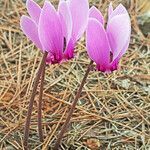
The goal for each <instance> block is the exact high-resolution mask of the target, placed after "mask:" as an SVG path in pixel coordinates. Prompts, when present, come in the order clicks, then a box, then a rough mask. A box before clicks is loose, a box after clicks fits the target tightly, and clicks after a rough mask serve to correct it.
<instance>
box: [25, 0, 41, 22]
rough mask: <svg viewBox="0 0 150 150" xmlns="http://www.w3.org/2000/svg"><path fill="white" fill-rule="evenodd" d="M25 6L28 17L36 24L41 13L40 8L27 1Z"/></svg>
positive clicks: (31, 0) (31, 1)
mask: <svg viewBox="0 0 150 150" xmlns="http://www.w3.org/2000/svg"><path fill="white" fill-rule="evenodd" d="M26 5H27V10H28V13H29V15H30V16H31V18H32V19H33V20H34V21H35V22H36V23H37V24H38V22H39V18H40V13H41V8H40V6H39V5H38V4H37V3H35V2H34V1H33V0H27V3H26Z"/></svg>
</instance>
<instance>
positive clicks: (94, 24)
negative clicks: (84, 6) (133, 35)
mask: <svg viewBox="0 0 150 150" xmlns="http://www.w3.org/2000/svg"><path fill="white" fill-rule="evenodd" d="M86 39H87V41H86V45H87V52H88V55H89V57H90V58H91V59H92V60H93V61H94V62H95V63H96V64H97V67H99V68H98V69H99V70H101V71H104V70H107V67H108V65H109V61H110V48H109V43H108V39H107V35H106V32H105V29H104V27H103V25H102V24H101V23H100V22H98V21H97V20H96V19H93V18H90V19H89V22H88V27H87V32H86Z"/></svg>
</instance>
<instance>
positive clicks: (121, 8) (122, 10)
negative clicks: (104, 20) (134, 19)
mask: <svg viewBox="0 0 150 150" xmlns="http://www.w3.org/2000/svg"><path fill="white" fill-rule="evenodd" d="M123 14H128V12H127V10H126V8H125V7H124V6H123V5H122V4H119V5H118V6H117V7H116V9H115V10H114V11H113V12H112V13H111V15H110V17H109V19H110V20H111V19H112V18H113V17H115V16H117V15H123Z"/></svg>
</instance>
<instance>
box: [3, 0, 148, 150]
mask: <svg viewBox="0 0 150 150" xmlns="http://www.w3.org/2000/svg"><path fill="white" fill-rule="evenodd" d="M53 1H54V0H53ZM103 2H104V4H103V5H102V4H101V3H99V1H96V0H90V3H91V4H94V5H96V6H97V7H99V8H101V10H102V11H103V13H105V15H106V8H107V5H108V1H106V0H103ZM129 2H130V3H127V1H126V4H127V6H128V9H129V12H130V15H131V19H132V39H131V44H130V47H129V50H128V51H127V53H126V55H125V56H124V57H123V59H122V61H121V63H120V69H119V70H118V71H117V72H113V73H112V74H110V75H104V74H102V73H100V72H94V71H93V72H91V73H90V75H89V77H88V80H87V84H86V85H85V87H84V90H83V92H82V96H81V98H80V100H79V102H78V106H77V107H76V110H75V112H74V115H73V118H72V120H71V127H70V128H69V129H68V132H67V133H66V134H65V137H64V139H63V143H62V149H64V150H66V149H70V150H73V149H78V150H80V149H83V150H84V149H85V150H86V149H92V150H96V149H99V150H105V149H108V150H115V149H117V150H122V149H126V150H137V149H138V150H149V149H150V40H149V38H148V37H147V38H146V37H145V36H144V35H143V34H142V32H141V31H140V29H139V26H138V24H137V20H136V18H137V16H139V15H141V11H140V10H142V12H143V8H140V7H141V6H142V5H141V4H140V5H139V3H138V2H139V1H138V0H131V1H129ZM147 2H148V0H147ZM118 3H119V1H117V0H116V1H114V4H118ZM26 12H27V11H26V9H25V4H24V3H23V2H22V1H21V0H1V1H0V149H1V150H14V149H23V148H22V138H23V128H24V122H25V118H26V113H27V107H28V101H29V98H30V94H31V90H32V85H33V81H34V77H35V75H36V71H37V67H38V65H39V62H40V60H41V54H40V52H39V50H37V48H36V47H35V46H34V45H33V44H32V43H31V42H30V41H29V40H28V39H27V38H26V37H25V36H24V35H23V33H22V31H21V30H20V27H19V19H20V16H21V15H22V14H26ZM83 40H84V39H82V40H81V41H80V42H79V43H78V45H77V47H76V51H77V52H78V53H77V56H76V58H75V59H73V60H72V61H69V62H68V63H64V64H61V65H55V66H50V65H49V66H47V69H46V79H45V86H44V106H43V129H44V135H45V140H44V143H42V144H41V143H40V142H39V140H38V136H37V100H38V97H36V101H35V103H34V111H33V113H32V123H31V124H32V125H31V130H30V139H29V142H30V147H31V149H34V150H36V149H43V150H45V149H48V147H51V146H53V144H54V142H55V139H56V138H57V135H58V132H59V131H60V128H61V125H62V124H63V122H64V121H65V118H66V113H67V112H68V108H69V106H70V105H71V102H72V100H73V98H74V96H75V91H76V89H77V87H78V84H80V82H81V80H82V77H83V75H84V72H85V69H86V66H87V64H88V63H89V61H90V60H89V59H88V58H87V54H86V49H85V46H84V42H83ZM37 96H38V93H37ZM40 145H42V148H40Z"/></svg>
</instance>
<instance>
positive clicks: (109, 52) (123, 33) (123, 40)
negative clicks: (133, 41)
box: [86, 4, 131, 72]
mask: <svg viewBox="0 0 150 150" xmlns="http://www.w3.org/2000/svg"><path fill="white" fill-rule="evenodd" d="M89 16H90V18H89V21H88V26H87V32H86V39H87V40H86V46H87V52H88V55H89V57H90V58H91V59H92V60H93V61H94V62H95V63H96V65H97V69H98V70H99V71H102V72H112V71H114V70H117V68H118V63H119V60H120V58H121V57H122V56H123V55H124V54H125V52H126V50H127V48H128V46H129V42H130V36H131V23H130V17H129V15H128V12H127V10H126V8H125V7H124V6H123V5H122V4H120V5H119V6H118V7H117V8H116V9H115V10H113V7H112V5H111V4H110V6H109V10H108V22H107V26H106V29H105V28H104V18H103V16H102V14H101V13H100V12H99V11H98V9H97V8H96V7H94V6H93V7H91V8H90V12H89Z"/></svg>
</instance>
